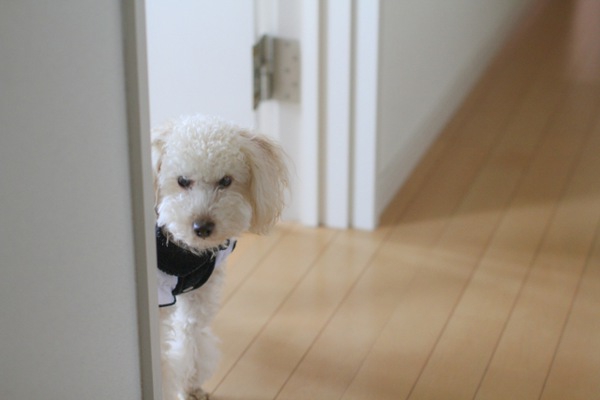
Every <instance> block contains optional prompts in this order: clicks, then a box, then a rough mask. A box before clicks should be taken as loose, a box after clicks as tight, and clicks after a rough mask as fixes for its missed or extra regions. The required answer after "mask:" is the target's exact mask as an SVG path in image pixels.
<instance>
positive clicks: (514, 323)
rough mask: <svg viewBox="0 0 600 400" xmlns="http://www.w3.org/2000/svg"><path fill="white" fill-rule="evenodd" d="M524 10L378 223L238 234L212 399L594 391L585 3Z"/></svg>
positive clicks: (592, 144) (599, 265)
mask: <svg viewBox="0 0 600 400" xmlns="http://www.w3.org/2000/svg"><path fill="white" fill-rule="evenodd" d="M541 4H543V5H542V6H540V7H537V8H536V9H535V12H533V13H532V14H531V16H530V17H529V18H528V19H527V21H526V22H525V23H524V25H523V26H522V27H521V28H520V29H519V30H518V32H517V33H516V34H515V35H514V36H513V38H512V39H511V40H510V41H509V43H508V44H507V46H506V47H505V48H504V50H503V51H502V52H501V54H500V55H499V56H498V57H497V58H496V60H495V62H494V63H493V65H492V66H491V68H490V69H489V71H488V72H487V73H486V74H485V76H484V77H483V79H482V80H481V82H480V83H479V84H478V86H477V87H476V88H475V89H474V90H473V92H472V94H471V95H470V97H469V98H468V99H467V101H466V102H465V104H464V106H463V107H462V108H461V109H460V110H459V112H458V113H457V114H456V116H455V118H453V120H452V121H451V122H450V123H449V124H448V126H447V128H446V129H445V130H444V132H443V133H442V134H441V136H440V138H439V140H438V141H437V142H436V143H435V144H434V145H433V147H432V148H431V150H430V151H429V153H428V154H427V155H426V157H425V158H424V159H423V161H422V163H421V164H420V165H419V167H418V168H417V170H416V171H415V172H414V174H413V175H412V177H411V178H410V180H409V182H408V183H407V184H406V185H405V187H404V188H403V189H402V191H401V192H400V193H399V194H398V196H397V197H396V198H395V200H394V201H393V204H392V205H391V206H390V207H389V209H388V210H387V212H386V214H385V216H384V219H383V224H382V226H381V228H380V229H378V230H377V231H375V232H371V233H369V232H360V231H340V230H330V229H309V228H303V227H300V226H295V225H289V224H288V225H286V224H284V225H281V226H279V228H278V229H276V231H275V233H274V234H273V235H271V236H268V237H262V238H258V237H254V236H247V237H244V238H242V240H241V241H240V242H239V246H238V248H237V249H236V251H235V252H234V254H233V255H232V260H231V262H230V265H229V267H228V269H229V277H228V284H227V287H226V292H225V294H224V299H223V300H224V301H223V302H224V304H223V308H222V311H221V312H220V314H219V315H218V317H217V320H216V322H215V330H216V331H217V333H218V335H219V336H220V337H221V339H222V349H223V352H224V354H223V359H222V362H221V366H220V369H219V370H218V372H217V374H216V376H215V377H214V378H213V379H212V380H211V381H210V382H209V385H208V387H207V389H209V390H211V391H213V393H214V395H213V399H215V400H232V399H240V400H242V399H243V400H254V399H257V400H263V399H302V400H313V399H315V400H329V399H344V400H349V399H361V400H370V399H375V400H381V399H394V400H398V399H441V400H446V399H461V400H462V399H503V400H506V399H511V400H512V399H544V400H546V399H547V400H549V399H569V400H572V399H586V400H589V399H600V237H599V231H600V224H599V222H600V1H597V0H583V1H569V0H554V1H546V2H544V1H542V3H541Z"/></svg>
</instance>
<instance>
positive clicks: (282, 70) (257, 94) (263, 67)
mask: <svg viewBox="0 0 600 400" xmlns="http://www.w3.org/2000/svg"><path fill="white" fill-rule="evenodd" d="M252 59H253V63H252V64H253V77H254V109H256V108H257V107H258V105H259V104H260V102H261V101H264V100H268V99H275V100H280V101H289V102H298V101H300V45H299V43H298V41H297V40H291V39H281V38H276V37H273V36H268V35H263V36H262V37H261V38H260V40H259V41H258V42H257V43H256V44H255V45H254V46H253V47H252Z"/></svg>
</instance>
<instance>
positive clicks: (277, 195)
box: [241, 132, 289, 234]
mask: <svg viewBox="0 0 600 400" xmlns="http://www.w3.org/2000/svg"><path fill="white" fill-rule="evenodd" d="M241 136H242V138H243V140H244V145H243V146H242V151H243V152H244V153H245V154H246V158H247V160H248V163H249V165H250V170H251V174H252V177H251V182H250V196H251V199H250V202H251V204H252V208H253V216H252V223H251V225H250V232H253V233H258V234H262V233H266V232H267V231H268V230H269V229H270V228H271V227H272V226H273V225H274V224H275V223H276V222H277V220H278V219H279V217H280V216H281V212H282V211H283V207H284V204H285V196H286V190H287V188H288V184H289V178H288V168H287V165H286V158H287V157H286V155H285V153H284V152H283V150H282V149H281V147H280V146H279V145H278V144H276V143H275V142H273V141H272V140H271V139H269V138H267V137H266V136H262V135H256V134H252V133H248V132H241Z"/></svg>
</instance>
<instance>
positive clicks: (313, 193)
mask: <svg viewBox="0 0 600 400" xmlns="http://www.w3.org/2000/svg"><path fill="white" fill-rule="evenodd" d="M301 18H302V23H301V26H302V33H301V38H300V41H301V46H302V53H301V74H302V77H301V84H300V85H301V89H300V90H301V91H300V101H301V119H300V125H301V127H300V133H301V135H300V136H301V137H300V138H299V145H300V155H299V158H300V159H299V164H300V166H301V169H299V170H297V174H298V177H299V179H300V182H301V185H300V188H301V192H300V193H294V196H295V197H297V198H298V202H299V206H300V211H299V213H300V215H299V219H300V222H301V223H303V224H305V225H310V226H316V225H318V223H319V164H320V162H319V156H318V155H319V153H320V152H319V135H320V118H321V113H320V107H321V101H320V90H321V82H320V75H321V66H320V45H319V43H320V35H321V26H320V25H321V11H320V2H319V0H303V1H302V17H301Z"/></svg>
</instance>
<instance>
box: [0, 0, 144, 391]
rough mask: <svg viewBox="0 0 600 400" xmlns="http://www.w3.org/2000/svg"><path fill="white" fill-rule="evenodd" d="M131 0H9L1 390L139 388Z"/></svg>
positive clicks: (2, 76) (2, 89)
mask: <svg viewBox="0 0 600 400" xmlns="http://www.w3.org/2000/svg"><path fill="white" fill-rule="evenodd" d="M122 7H123V4H122V2H120V1H116V0H112V1H102V2H98V1H92V0H63V1H60V2H40V1H34V0H19V1H3V2H0V60H2V61H1V62H0V94H1V95H0V130H1V133H0V190H1V194H0V196H1V201H0V268H1V272H2V277H1V279H0V321H1V324H0V360H1V362H0V398H1V399H3V400H23V399H57V400H58V399H61V400H62V399H102V400H106V399H139V398H141V393H142V389H141V387H142V384H141V381H140V380H141V378H140V350H139V344H138V330H137V312H136V291H135V286H136V277H135V266H134V251H133V243H134V241H133V227H132V225H133V224H132V211H131V205H132V204H131V201H132V199H131V188H130V180H129V176H130V175H129V154H128V131H127V129H128V128H127V115H126V99H125V77H124V73H125V67H124V60H123V53H124V44H123V32H122V18H123V15H122V12H123V10H122Z"/></svg>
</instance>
